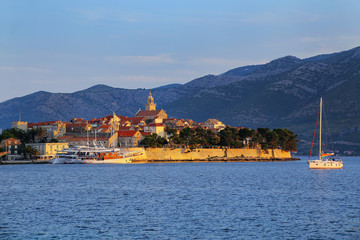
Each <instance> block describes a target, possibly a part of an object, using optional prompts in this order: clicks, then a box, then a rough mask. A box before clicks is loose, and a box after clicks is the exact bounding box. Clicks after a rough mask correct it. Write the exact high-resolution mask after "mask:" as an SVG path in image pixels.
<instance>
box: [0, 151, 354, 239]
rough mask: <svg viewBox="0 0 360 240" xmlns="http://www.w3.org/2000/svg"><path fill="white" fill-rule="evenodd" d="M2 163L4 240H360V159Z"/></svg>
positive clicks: (1, 225) (1, 229)
mask: <svg viewBox="0 0 360 240" xmlns="http://www.w3.org/2000/svg"><path fill="white" fill-rule="evenodd" d="M343 160H344V168H343V169H342V170H309V169H308V165H307V163H306V160H305V159H302V160H301V161H295V162H274V163H167V164H137V165H3V166H0V239H360V158H356V157H354V158H345V159H343Z"/></svg>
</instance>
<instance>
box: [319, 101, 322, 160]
mask: <svg viewBox="0 0 360 240" xmlns="http://www.w3.org/2000/svg"><path fill="white" fill-rule="evenodd" d="M321 127H322V97H321V98H320V132H319V135H320V136H319V138H320V140H319V159H320V160H321Z"/></svg>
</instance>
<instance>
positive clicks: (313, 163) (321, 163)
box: [308, 98, 343, 169]
mask: <svg viewBox="0 0 360 240" xmlns="http://www.w3.org/2000/svg"><path fill="white" fill-rule="evenodd" d="M319 115H320V132H319V159H316V160H310V156H309V160H308V164H309V168H310V169H340V168H342V167H343V161H342V160H341V159H335V158H331V159H330V158H329V156H332V155H334V154H333V153H323V152H322V150H321V134H322V132H321V130H322V98H320V114H319ZM314 136H315V133H314ZM313 144H314V142H313V143H312V145H313ZM312 145H311V149H312ZM310 155H311V151H310Z"/></svg>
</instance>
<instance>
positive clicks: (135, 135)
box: [1, 92, 226, 159]
mask: <svg viewBox="0 0 360 240" xmlns="http://www.w3.org/2000/svg"><path fill="white" fill-rule="evenodd" d="M166 127H170V128H173V129H177V130H178V131H181V130H182V129H184V128H186V127H190V128H198V127H202V128H204V129H211V130H214V131H220V130H222V129H224V128H225V127H226V126H225V125H224V124H223V123H222V122H220V121H218V120H216V119H208V120H207V121H205V122H204V123H196V122H194V121H193V120H190V119H189V120H184V119H175V118H168V115H167V114H166V112H165V111H164V110H163V109H161V110H157V109H156V103H155V101H154V98H153V97H152V95H151V92H150V93H149V97H148V99H147V103H146V105H145V110H141V109H139V111H138V112H137V113H136V114H135V116H134V117H127V116H121V115H116V114H115V113H113V114H112V115H108V116H106V117H103V118H96V119H92V120H84V119H81V118H73V119H71V120H70V122H62V121H49V122H39V123H28V122H22V121H16V122H13V123H12V128H18V129H22V130H24V131H27V130H29V129H35V128H42V129H43V130H44V132H45V134H46V138H47V139H48V141H49V140H50V139H56V140H57V142H56V143H28V144H26V145H30V146H32V147H34V148H35V149H37V150H38V152H39V153H40V154H39V155H38V158H39V159H51V158H53V157H54V156H55V155H56V152H57V151H59V150H61V149H64V148H67V147H69V146H79V145H87V144H96V145H98V146H99V145H100V146H104V147H107V148H111V147H121V148H124V147H125V148H129V147H137V146H138V144H139V143H140V142H141V140H143V139H144V138H145V137H146V136H147V135H150V134H152V133H156V134H157V135H159V136H161V137H163V138H168V137H169V136H167V134H166V131H165V129H166ZM20 145H21V143H20V141H19V140H16V139H5V140H3V141H2V142H1V146H2V148H3V149H5V151H7V152H8V155H7V156H8V158H9V159H15V158H19V157H20V156H18V153H19V150H18V148H19V146H20Z"/></svg>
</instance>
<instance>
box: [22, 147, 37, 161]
mask: <svg viewBox="0 0 360 240" xmlns="http://www.w3.org/2000/svg"><path fill="white" fill-rule="evenodd" d="M23 154H24V157H25V158H26V157H27V156H29V158H30V159H32V158H33V157H36V156H37V155H39V154H40V152H39V151H38V150H37V149H36V148H34V147H33V146H31V145H27V146H25V147H24V148H23Z"/></svg>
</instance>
